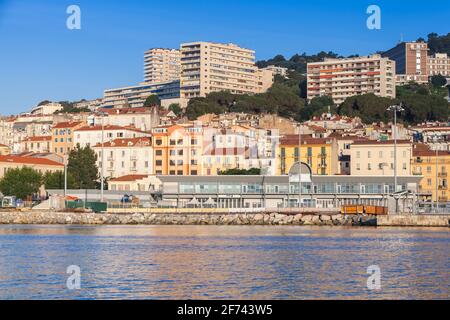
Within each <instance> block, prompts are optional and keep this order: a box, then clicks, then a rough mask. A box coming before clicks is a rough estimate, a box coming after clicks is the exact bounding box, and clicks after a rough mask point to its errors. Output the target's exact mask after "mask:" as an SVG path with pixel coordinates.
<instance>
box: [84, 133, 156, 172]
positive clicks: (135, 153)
mask: <svg viewBox="0 0 450 320" xmlns="http://www.w3.org/2000/svg"><path fill="white" fill-rule="evenodd" d="M92 149H93V150H94V151H95V153H96V154H97V167H98V168H99V170H101V169H100V168H102V165H103V175H104V176H105V177H110V178H118V177H122V176H126V175H136V174H144V175H150V174H152V173H153V151H152V146H151V138H123V139H115V140H113V141H108V142H105V143H104V144H103V147H102V145H101V143H99V144H96V145H94V146H93V147H92ZM102 150H103V163H102Z"/></svg>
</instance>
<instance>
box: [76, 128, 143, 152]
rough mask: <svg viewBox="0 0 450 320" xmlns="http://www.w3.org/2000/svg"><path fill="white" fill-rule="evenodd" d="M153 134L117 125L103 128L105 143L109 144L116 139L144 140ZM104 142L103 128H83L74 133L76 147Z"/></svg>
mask: <svg viewBox="0 0 450 320" xmlns="http://www.w3.org/2000/svg"><path fill="white" fill-rule="evenodd" d="M150 135H151V134H150V133H148V132H144V131H141V130H139V129H136V128H134V127H122V126H116V125H104V126H103V142H104V143H106V142H109V141H112V140H115V139H129V138H143V137H149V136H150ZM101 142H102V126H101V125H93V126H85V127H81V128H79V129H77V130H75V131H74V145H75V146H76V145H78V144H79V145H80V147H85V146H95V145H97V144H99V143H101Z"/></svg>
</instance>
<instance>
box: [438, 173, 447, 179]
mask: <svg viewBox="0 0 450 320" xmlns="http://www.w3.org/2000/svg"><path fill="white" fill-rule="evenodd" d="M438 176H439V177H441V178H445V177H447V172H439V173H438Z"/></svg>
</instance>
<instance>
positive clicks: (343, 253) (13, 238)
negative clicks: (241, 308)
mask: <svg viewBox="0 0 450 320" xmlns="http://www.w3.org/2000/svg"><path fill="white" fill-rule="evenodd" d="M448 231H449V230H448V229H397V228H390V229H374V228H339V227H333V228H323V227H319V228H317V227H311V228H309V227H281V226H277V227H256V226H254V227H245V226H236V227H231V226H223V227H220V226H217V227H216V226H214V227H211V226H151V227H144V226H99V227H89V226H0V298H3V299H13V298H14V299H44V298H56V299H66V298H68V299H71V298H76V299H92V298H97V299H205V298H217V299H272V298H273V299H325V298H336V299H351V298H361V299H402V298H413V299H429V298H441V299H444V298H447V299H448V298H449V289H448V288H449V284H450V283H449V282H450V281H449V269H450V268H449V267H450V255H449V253H450V250H449V242H450V233H449V232H448ZM374 264H375V265H379V266H380V268H381V272H382V290H381V291H377V292H371V291H369V290H367V287H366V281H367V277H368V275H367V274H366V270H367V267H368V266H369V265H374ZM69 265H78V266H80V268H81V272H82V280H81V286H82V289H81V290H79V291H69V290H68V289H67V288H66V279H67V276H68V275H67V274H66V268H67V267H68V266H69Z"/></svg>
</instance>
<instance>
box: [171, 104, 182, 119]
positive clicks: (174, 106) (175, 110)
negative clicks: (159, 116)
mask: <svg viewBox="0 0 450 320" xmlns="http://www.w3.org/2000/svg"><path fill="white" fill-rule="evenodd" d="M169 110H170V111H172V112H173V113H175V114H176V115H177V116H179V115H181V114H182V113H183V109H182V108H181V106H180V104H179V103H172V104H171V105H170V106H169Z"/></svg>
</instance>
